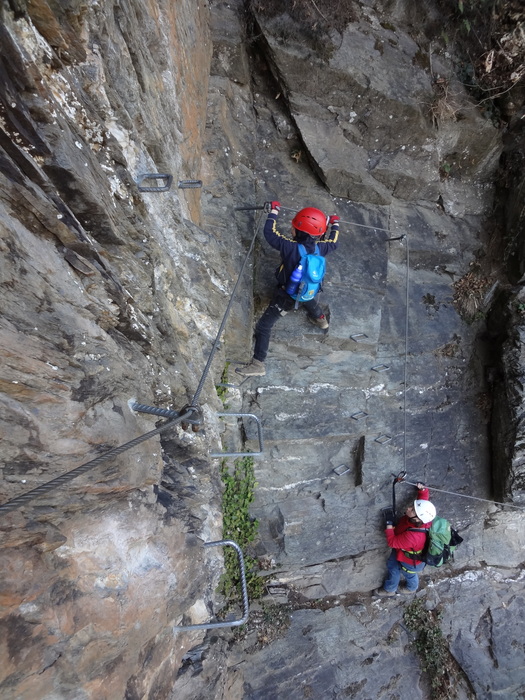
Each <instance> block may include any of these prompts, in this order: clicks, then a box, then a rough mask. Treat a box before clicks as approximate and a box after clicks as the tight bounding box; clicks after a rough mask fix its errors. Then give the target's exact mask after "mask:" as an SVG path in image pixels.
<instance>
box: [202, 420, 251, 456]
mask: <svg viewBox="0 0 525 700" xmlns="http://www.w3.org/2000/svg"><path fill="white" fill-rule="evenodd" d="M217 415H218V416H234V417H237V418H253V419H254V421H255V422H256V423H257V436H258V438H259V451H258V452H210V457H257V456H258V455H262V453H263V436H262V427H261V421H260V420H259V418H258V417H257V416H256V415H255V414H253V413H217Z"/></svg>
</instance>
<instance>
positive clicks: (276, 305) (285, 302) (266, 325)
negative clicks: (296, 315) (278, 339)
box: [253, 289, 323, 362]
mask: <svg viewBox="0 0 525 700" xmlns="http://www.w3.org/2000/svg"><path fill="white" fill-rule="evenodd" d="M294 306H295V300H294V299H292V297H291V296H290V295H289V294H287V293H286V292H285V291H284V289H278V290H277V291H276V293H275V294H274V296H273V299H272V300H271V302H270V304H269V306H268V308H267V309H266V311H265V312H264V313H263V315H262V316H261V318H260V319H259V321H258V323H257V325H256V326H255V348H254V351H253V356H254V358H255V359H256V360H259V361H260V362H264V361H265V359H266V355H267V354H268V347H269V346H270V336H271V333H272V328H273V327H274V325H275V323H276V321H277V320H278V319H279V318H281V316H285V315H286V313H287V312H288V311H291V310H292V309H293V308H294ZM301 306H304V307H305V309H306V312H307V313H308V315H309V316H311V317H312V318H319V317H320V316H322V313H323V310H322V308H321V307H320V306H319V304H318V303H317V301H316V300H315V298H314V299H312V300H311V301H304V302H302V303H301Z"/></svg>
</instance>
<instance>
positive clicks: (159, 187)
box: [137, 173, 173, 192]
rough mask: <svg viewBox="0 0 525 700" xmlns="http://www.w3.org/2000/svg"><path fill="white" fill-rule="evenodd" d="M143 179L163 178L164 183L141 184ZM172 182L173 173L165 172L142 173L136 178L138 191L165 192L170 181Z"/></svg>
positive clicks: (168, 187)
mask: <svg viewBox="0 0 525 700" xmlns="http://www.w3.org/2000/svg"><path fill="white" fill-rule="evenodd" d="M145 180H164V181H165V184H164V185H143V184H142V183H143V182H144V181H145ZM172 182H173V175H169V174H167V173H144V174H143V175H139V178H138V180H137V186H138V188H139V191H140V192H167V191H168V190H169V189H170V187H171V183H172Z"/></svg>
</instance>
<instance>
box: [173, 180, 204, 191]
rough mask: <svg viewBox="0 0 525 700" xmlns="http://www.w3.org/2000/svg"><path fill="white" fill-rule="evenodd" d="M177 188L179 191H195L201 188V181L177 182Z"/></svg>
mask: <svg viewBox="0 0 525 700" xmlns="http://www.w3.org/2000/svg"><path fill="white" fill-rule="evenodd" d="M177 187H178V188H179V189H180V190H188V189H197V188H199V187H202V180H179V183H178V185H177Z"/></svg>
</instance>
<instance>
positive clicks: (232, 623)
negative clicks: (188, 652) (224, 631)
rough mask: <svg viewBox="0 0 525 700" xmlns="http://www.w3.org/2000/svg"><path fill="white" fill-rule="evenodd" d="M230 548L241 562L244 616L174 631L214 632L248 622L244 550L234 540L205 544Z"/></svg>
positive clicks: (177, 626) (181, 626)
mask: <svg viewBox="0 0 525 700" xmlns="http://www.w3.org/2000/svg"><path fill="white" fill-rule="evenodd" d="M225 545H227V546H230V547H233V548H234V549H235V551H236V552H237V558H238V560H239V568H240V570H241V590H242V609H243V615H242V617H241V618H240V619H239V620H229V621H227V622H204V623H200V624H197V625H175V626H174V628H173V629H174V630H212V629H218V628H219V627H239V626H240V625H244V624H245V622H247V621H248V615H249V612H250V608H249V602H248V587H247V586H246V569H245V566H244V557H243V555H242V550H241V548H240V547H239V545H238V544H237V542H234V541H233V540H217V542H205V543H204V546H205V547H220V546H225Z"/></svg>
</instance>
